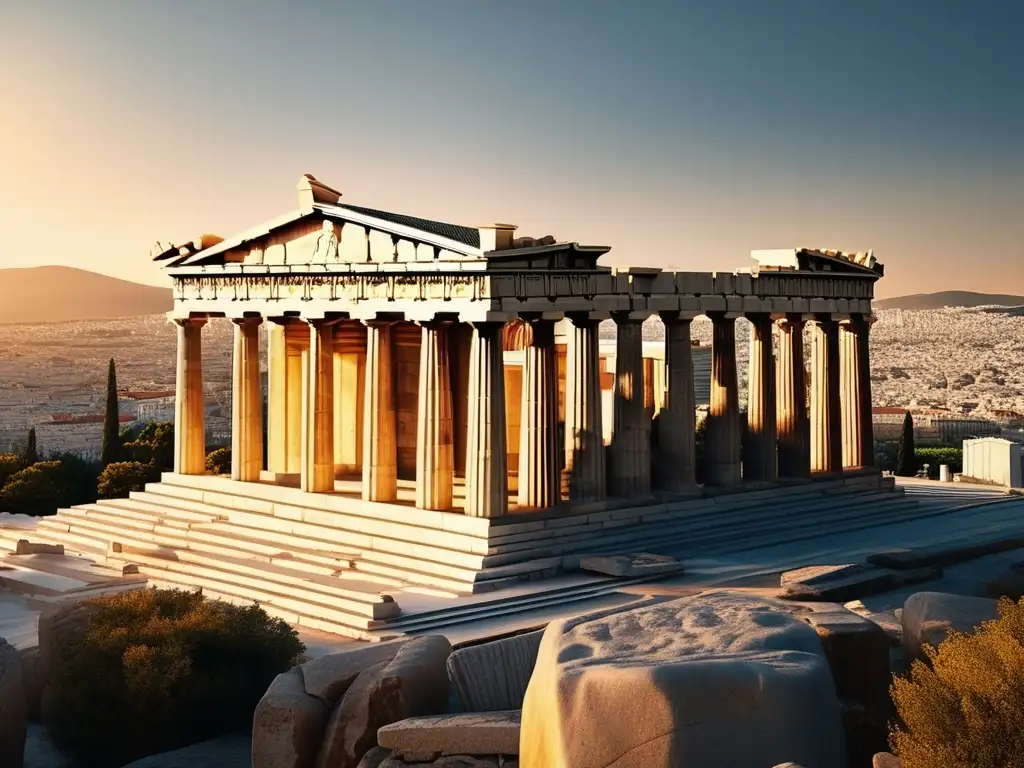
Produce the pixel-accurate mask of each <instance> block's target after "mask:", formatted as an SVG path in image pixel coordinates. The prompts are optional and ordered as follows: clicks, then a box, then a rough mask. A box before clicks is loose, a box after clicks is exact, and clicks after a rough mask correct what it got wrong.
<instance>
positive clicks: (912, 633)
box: [903, 592, 999, 661]
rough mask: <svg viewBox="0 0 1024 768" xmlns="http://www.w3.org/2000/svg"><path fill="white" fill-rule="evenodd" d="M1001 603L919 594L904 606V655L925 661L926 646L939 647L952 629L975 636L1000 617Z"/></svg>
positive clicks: (954, 596)
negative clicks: (976, 631) (982, 626)
mask: <svg viewBox="0 0 1024 768" xmlns="http://www.w3.org/2000/svg"><path fill="white" fill-rule="evenodd" d="M998 605H999V603H998V601H997V600H990V599H989V598H987V597H964V596H962V595H948V594H945V593H943V592H917V593H915V594H913V595H911V596H910V597H908V598H907V601H906V603H904V605H903V652H904V654H905V655H906V657H907V659H908V661H909V660H910V659H923V658H924V651H923V648H924V646H925V645H932V646H936V647H938V645H939V643H941V642H942V641H943V640H945V639H946V636H947V635H948V634H949V631H950V630H951V629H954V630H956V631H958V632H972V631H973V630H974V629H975V628H977V627H978V626H980V625H981V624H982V623H983V622H985V621H988V620H989V619H994V618H996V617H997V616H998V614H999V612H998Z"/></svg>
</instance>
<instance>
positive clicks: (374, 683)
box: [254, 635, 452, 768]
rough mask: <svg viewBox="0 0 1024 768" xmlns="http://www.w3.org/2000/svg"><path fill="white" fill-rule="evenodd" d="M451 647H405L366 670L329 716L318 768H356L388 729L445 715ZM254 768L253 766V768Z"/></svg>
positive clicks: (415, 643)
mask: <svg viewBox="0 0 1024 768" xmlns="http://www.w3.org/2000/svg"><path fill="white" fill-rule="evenodd" d="M451 652H452V646H451V644H450V643H449V642H448V640H447V639H446V638H444V637H442V636H440V635H426V636H423V637H416V638H413V639H412V640H409V641H408V642H406V643H404V644H403V645H402V647H401V648H399V650H398V652H397V653H396V654H395V656H394V658H393V659H391V661H387V662H381V663H379V664H375V665H374V666H372V667H368V668H366V669H364V670H363V671H362V672H360V673H359V675H358V676H357V677H356V679H355V681H354V682H353V683H352V685H351V686H350V687H349V689H348V690H347V691H346V692H345V695H344V696H343V697H342V699H341V702H340V703H339V704H338V706H337V707H336V708H335V710H334V712H332V713H331V716H330V719H329V720H328V722H327V729H326V731H325V732H324V738H323V744H322V745H321V747H320V752H319V754H318V755H317V758H316V763H315V764H316V766H317V768H355V766H357V765H358V763H359V760H360V759H361V758H362V756H363V755H364V754H365V753H366V752H368V751H369V750H370V749H371V748H373V747H375V746H377V731H378V729H379V728H381V727H382V726H384V725H388V724H389V723H394V722H397V721H399V720H404V719H406V718H408V717H416V716H420V715H436V714H441V713H442V712H444V710H445V707H446V706H447V703H448V672H447V662H448V657H449V656H450V655H451ZM254 768H255V766H254Z"/></svg>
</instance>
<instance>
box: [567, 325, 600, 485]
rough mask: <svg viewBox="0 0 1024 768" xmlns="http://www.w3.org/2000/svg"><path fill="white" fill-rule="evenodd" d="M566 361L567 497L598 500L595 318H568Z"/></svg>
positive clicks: (598, 437) (597, 361) (597, 403)
mask: <svg viewBox="0 0 1024 768" xmlns="http://www.w3.org/2000/svg"><path fill="white" fill-rule="evenodd" d="M570 320H571V323H572V324H571V326H570V336H569V345H568V350H567V353H566V360H565V365H566V367H565V471H566V473H568V475H569V498H570V499H571V500H573V501H597V500H600V499H603V498H605V496H606V495H607V490H606V488H607V486H606V482H605V460H604V436H603V435H604V432H603V429H602V426H601V356H600V350H599V347H598V335H597V326H598V321H597V320H591V319H590V317H589V316H588V315H574V316H572V317H571V318H570Z"/></svg>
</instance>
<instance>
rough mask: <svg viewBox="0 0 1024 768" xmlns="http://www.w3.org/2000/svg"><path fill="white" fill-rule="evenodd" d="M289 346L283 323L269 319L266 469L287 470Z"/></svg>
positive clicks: (282, 471)
mask: <svg viewBox="0 0 1024 768" xmlns="http://www.w3.org/2000/svg"><path fill="white" fill-rule="evenodd" d="M287 419H288V349H287V342H286V340H285V333H284V325H283V324H281V323H276V322H274V321H270V322H268V323H267V469H268V470H269V471H270V472H274V473H276V474H284V473H285V472H287V471H288V427H287V423H288V422H287Z"/></svg>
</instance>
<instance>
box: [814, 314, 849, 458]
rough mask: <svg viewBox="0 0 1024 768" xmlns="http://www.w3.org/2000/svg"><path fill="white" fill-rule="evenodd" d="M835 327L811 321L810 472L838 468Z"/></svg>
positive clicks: (832, 323) (827, 320) (824, 319)
mask: <svg viewBox="0 0 1024 768" xmlns="http://www.w3.org/2000/svg"><path fill="white" fill-rule="evenodd" d="M839 399H840V398H839V324H838V323H837V322H836V321H835V320H832V319H831V318H828V317H822V318H819V319H817V320H816V321H815V323H814V326H813V344H812V346H811V471H812V472H839V471H840V470H841V469H842V450H843V435H842V413H841V410H840V404H839Z"/></svg>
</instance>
